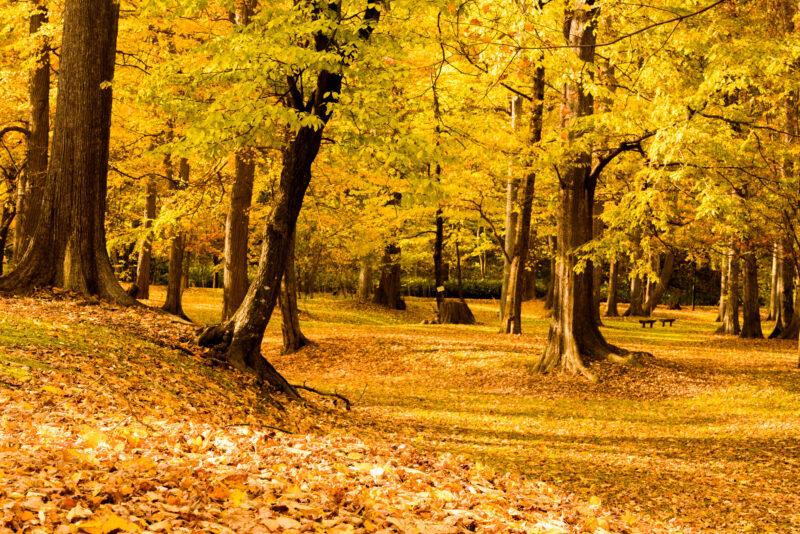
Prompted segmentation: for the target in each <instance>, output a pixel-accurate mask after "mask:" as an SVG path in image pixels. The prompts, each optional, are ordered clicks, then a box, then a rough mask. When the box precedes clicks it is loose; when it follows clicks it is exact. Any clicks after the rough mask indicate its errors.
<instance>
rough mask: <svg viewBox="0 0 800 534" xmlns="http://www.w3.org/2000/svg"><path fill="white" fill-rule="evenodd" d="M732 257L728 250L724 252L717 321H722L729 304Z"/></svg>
mask: <svg viewBox="0 0 800 534" xmlns="http://www.w3.org/2000/svg"><path fill="white" fill-rule="evenodd" d="M729 261H730V259H729V258H728V254H727V252H726V253H725V254H723V256H722V260H721V262H720V268H719V271H720V278H719V311H718V312H717V318H716V320H715V322H717V323H719V322H722V318H723V317H724V316H725V307H726V306H727V304H726V303H727V299H728V272H729V270H730V265H729V264H728V262H729Z"/></svg>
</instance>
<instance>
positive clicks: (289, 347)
mask: <svg viewBox="0 0 800 534" xmlns="http://www.w3.org/2000/svg"><path fill="white" fill-rule="evenodd" d="M294 250H295V237H294V236H292V240H291V243H289V255H288V256H287V258H286V272H285V273H284V274H283V280H281V292H280V294H279V295H278V302H279V304H280V307H281V334H282V335H283V352H284V354H289V353H292V352H297V351H298V350H300V349H301V348H303V347H305V346H306V345H308V344H309V343H310V341H309V340H308V338H307V337H306V336H305V335H304V334H303V332H302V331H301V330H300V312H299V310H298V309H297V273H296V271H295V254H294Z"/></svg>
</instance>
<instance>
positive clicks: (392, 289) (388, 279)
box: [372, 244, 406, 310]
mask: <svg viewBox="0 0 800 534" xmlns="http://www.w3.org/2000/svg"><path fill="white" fill-rule="evenodd" d="M372 301H373V302H374V303H375V304H380V305H381V306H386V307H387V308H389V309H390V310H405V309H406V303H405V301H404V300H403V298H402V297H401V296H400V247H398V246H397V245H395V244H391V245H387V246H386V248H385V249H384V252H383V260H382V261H381V278H380V281H379V282H378V288H377V289H376V290H375V296H374V298H373V299H372Z"/></svg>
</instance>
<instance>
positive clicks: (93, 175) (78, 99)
mask: <svg viewBox="0 0 800 534" xmlns="http://www.w3.org/2000/svg"><path fill="white" fill-rule="evenodd" d="M118 16H119V4H117V3H114V2H113V1H111V0H93V1H91V2H90V1H88V0H68V1H67V2H66V4H65V9H64V32H63V38H62V44H61V58H60V64H59V81H58V85H59V87H58V98H57V102H56V118H55V127H54V130H53V150H52V157H51V161H50V167H49V172H48V175H47V180H46V184H45V191H44V197H43V198H42V210H41V213H40V216H39V222H38V224H37V225H36V231H35V232H34V234H33V238H32V239H31V243H30V245H29V246H28V247H27V249H26V252H25V253H24V255H23V257H22V258H21V260H20V261H19V263H18V264H17V267H16V268H15V269H14V271H12V272H11V273H10V274H9V275H8V276H6V277H4V278H3V279H2V280H0V288H2V289H3V290H6V291H9V290H10V291H20V290H24V289H26V288H31V287H36V286H47V285H55V286H57V287H61V288H63V289H67V290H71V291H76V292H79V293H83V294H92V295H98V296H100V297H102V298H106V299H109V300H112V301H115V302H117V303H120V304H125V305H129V304H135V300H134V299H133V298H132V297H130V296H129V295H128V294H127V293H125V291H124V290H123V289H122V287H121V286H120V285H119V282H118V281H117V279H116V278H115V276H114V271H113V269H112V267H111V262H110V261H109V258H108V252H107V250H106V239H105V208H106V191H107V178H108V150H109V134H110V126H111V106H112V101H113V100H112V94H111V86H110V85H106V84H104V82H108V81H110V80H112V79H113V76H114V58H115V54H116V37H117V20H118Z"/></svg>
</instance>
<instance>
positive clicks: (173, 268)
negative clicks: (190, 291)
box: [162, 155, 190, 319]
mask: <svg viewBox="0 0 800 534" xmlns="http://www.w3.org/2000/svg"><path fill="white" fill-rule="evenodd" d="M165 166H166V174H167V180H169V183H170V189H172V190H173V191H180V190H182V189H185V188H186V185H187V184H188V183H189V172H190V167H189V160H187V159H186V158H180V160H179V162H178V178H177V180H176V179H174V177H173V174H174V171H173V170H172V159H171V157H170V156H169V155H167V157H166V158H165ZM173 231H174V235H173V236H172V239H171V240H170V244H169V268H168V276H167V297H166V300H165V301H164V306H162V309H163V310H164V311H166V312H169V313H171V314H173V315H177V316H178V317H182V318H184V319H185V318H186V314H185V313H184V312H183V283H182V281H183V270H184V261H185V260H186V258H185V257H184V256H185V255H186V254H185V252H186V232H185V231H184V230H183V229H182V228H179V227H176V228H175V229H174V230H173Z"/></svg>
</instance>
